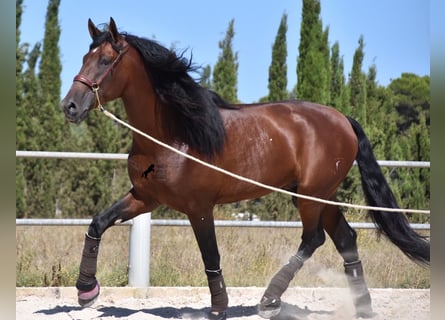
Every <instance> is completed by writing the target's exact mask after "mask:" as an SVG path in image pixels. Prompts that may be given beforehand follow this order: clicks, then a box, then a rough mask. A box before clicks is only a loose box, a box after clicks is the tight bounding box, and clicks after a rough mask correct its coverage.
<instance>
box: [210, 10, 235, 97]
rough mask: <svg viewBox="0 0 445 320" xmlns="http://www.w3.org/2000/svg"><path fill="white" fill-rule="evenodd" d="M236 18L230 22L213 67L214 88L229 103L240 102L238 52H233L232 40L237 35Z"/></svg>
mask: <svg viewBox="0 0 445 320" xmlns="http://www.w3.org/2000/svg"><path fill="white" fill-rule="evenodd" d="M234 24H235V20H234V19H232V20H231V21H230V22H229V27H228V28H227V32H226V35H225V37H224V39H223V40H222V41H220V42H219V44H218V46H219V48H220V49H221V52H220V54H219V56H218V61H217V62H216V65H215V67H214V68H213V81H212V89H213V90H214V91H216V92H217V93H219V94H220V95H221V97H222V98H223V99H225V100H226V101H227V102H229V103H236V102H238V94H237V91H238V89H237V83H238V53H237V52H233V48H232V41H233V37H234V36H235V30H234Z"/></svg>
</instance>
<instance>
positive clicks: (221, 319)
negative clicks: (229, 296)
mask: <svg viewBox="0 0 445 320" xmlns="http://www.w3.org/2000/svg"><path fill="white" fill-rule="evenodd" d="M208 318H209V320H226V319H227V312H225V311H221V312H218V311H210V312H209V317H208Z"/></svg>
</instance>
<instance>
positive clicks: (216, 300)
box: [206, 270, 229, 316]
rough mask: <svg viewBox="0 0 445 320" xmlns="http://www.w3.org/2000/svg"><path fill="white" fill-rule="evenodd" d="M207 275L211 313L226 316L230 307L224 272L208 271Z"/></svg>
mask: <svg viewBox="0 0 445 320" xmlns="http://www.w3.org/2000/svg"><path fill="white" fill-rule="evenodd" d="M206 273H207V280H208V283H209V289H210V295H211V302H212V309H211V312H212V313H216V314H220V313H224V314H225V312H226V310H227V306H228V305H229V297H228V296H227V290H226V284H225V283H224V277H223V275H222V271H221V270H215V271H212V270H206ZM221 316H222V314H221Z"/></svg>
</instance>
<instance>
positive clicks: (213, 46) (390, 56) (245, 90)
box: [20, 0, 430, 103]
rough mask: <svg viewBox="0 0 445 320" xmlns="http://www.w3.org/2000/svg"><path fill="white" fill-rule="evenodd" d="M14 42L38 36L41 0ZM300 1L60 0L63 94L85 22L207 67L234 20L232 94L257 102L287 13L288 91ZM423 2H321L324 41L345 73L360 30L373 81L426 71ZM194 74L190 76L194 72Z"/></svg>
mask: <svg viewBox="0 0 445 320" xmlns="http://www.w3.org/2000/svg"><path fill="white" fill-rule="evenodd" d="M23 6H24V11H23V15H22V24H21V26H20V31H21V38H20V40H21V43H25V42H27V43H29V44H31V45H34V44H35V43H36V42H38V41H42V40H43V36H44V26H45V15H46V7H47V1H43V0H39V1H36V0H34V1H32V0H24V2H23ZM301 6H302V0H261V1H258V0H257V1H253V0H225V1H214V2H213V1H209V0H189V1H179V0H178V1H152V0H145V1H142V0H138V1H136V0H125V1H123V0H119V1H116V0H107V1H100V0H96V1H91V0H77V1H70V0H61V4H60V8H59V23H60V27H61V34H60V41H59V47H60V51H61V62H62V74H61V77H62V90H61V94H62V96H64V95H65V94H66V92H67V91H68V89H69V87H70V86H71V83H72V79H73V77H74V76H75V75H76V74H77V73H78V71H79V70H80V67H81V62H82V57H83V55H84V54H86V53H87V51H88V47H89V44H90V42H91V39H90V37H89V33H88V27H87V21H88V18H91V19H92V20H93V22H95V23H96V24H100V23H107V22H108V21H109V18H110V17H113V18H114V20H115V21H116V24H117V26H118V29H119V31H123V32H128V33H131V34H134V35H136V36H142V37H145V38H150V39H155V40H157V41H158V42H160V43H161V44H163V45H165V46H166V47H171V46H174V47H175V48H177V49H180V50H183V49H187V50H188V51H187V53H186V55H187V54H188V55H190V54H193V61H194V63H196V64H198V65H202V66H205V65H207V64H209V65H210V66H211V67H212V68H213V66H214V65H215V63H216V61H217V59H218V55H219V53H220V49H219V48H218V42H219V41H220V40H222V39H223V38H224V36H225V33H226V30H227V27H228V25H229V21H230V20H231V19H235V37H234V39H233V50H234V51H236V52H238V63H239V67H238V99H239V100H240V101H241V102H244V103H251V102H255V101H258V100H259V99H260V98H261V97H264V96H266V95H267V94H268V88H267V85H268V72H269V66H270V63H271V59H272V45H273V42H274V40H275V36H276V34H277V31H278V26H279V23H280V20H281V17H282V15H283V13H287V14H288V20H287V22H288V32H287V51H288V56H287V69H288V70H287V79H288V90H289V91H290V90H292V88H293V87H294V86H295V84H296V81H297V79H296V61H297V57H298V44H299V38H300V24H301ZM429 14H430V4H429V1H426V0H360V1H357V0H335V1H333V0H321V15H320V17H321V19H322V22H323V27H327V26H329V43H330V46H332V45H333V44H334V43H335V42H338V43H339V45H340V54H341V55H342V56H343V59H344V65H345V76H346V77H347V76H348V73H349V71H350V70H351V68H352V60H353V55H354V51H355V50H356V49H357V47H358V39H359V37H360V35H363V37H364V42H365V48H364V52H365V58H364V61H363V71H364V72H367V71H368V69H369V67H370V66H371V65H372V64H375V65H376V67H377V82H378V83H379V84H380V85H383V86H386V85H388V84H389V83H390V81H391V80H392V79H396V78H398V77H400V76H401V74H402V73H403V72H411V73H415V74H418V75H420V76H423V75H429V74H430V16H429ZM196 76H197V75H196Z"/></svg>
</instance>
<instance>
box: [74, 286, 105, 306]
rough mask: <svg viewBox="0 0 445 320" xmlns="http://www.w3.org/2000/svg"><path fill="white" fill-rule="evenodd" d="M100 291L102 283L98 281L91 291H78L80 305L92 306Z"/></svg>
mask: <svg viewBox="0 0 445 320" xmlns="http://www.w3.org/2000/svg"><path fill="white" fill-rule="evenodd" d="M99 293H100V285H99V282H97V284H96V286H95V287H94V288H93V289H92V290H90V291H80V290H79V291H78V292H77V298H78V302H79V304H80V306H81V307H82V308H88V307H91V306H92V305H93V304H94V303H95V302H96V300H97V298H98V297H99Z"/></svg>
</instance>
